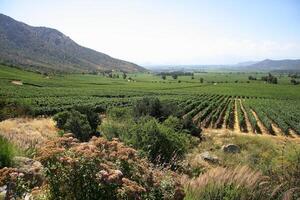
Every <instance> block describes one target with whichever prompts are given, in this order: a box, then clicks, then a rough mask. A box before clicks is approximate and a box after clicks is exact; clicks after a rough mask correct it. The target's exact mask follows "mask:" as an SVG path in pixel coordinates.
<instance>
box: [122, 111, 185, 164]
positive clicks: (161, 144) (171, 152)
mask: <svg viewBox="0 0 300 200" xmlns="http://www.w3.org/2000/svg"><path fill="white" fill-rule="evenodd" d="M125 141H126V142H127V143H128V144H131V145H133V147H135V148H137V149H141V150H143V152H145V153H146V155H147V156H148V158H149V159H150V160H151V161H152V162H159V163H169V162H171V161H172V160H173V159H177V158H181V157H182V156H183V155H184V154H185V153H186V152H187V149H188V146H189V145H188V137H187V136H186V135H185V134H183V133H180V132H176V131H175V130H174V129H172V128H170V127H166V126H164V125H163V124H159V123H158V121H157V120H156V119H154V118H151V117H145V118H142V119H141V120H140V121H139V123H137V124H135V125H134V126H133V127H132V128H131V129H130V130H129V133H128V134H127V138H126V140H125ZM166 147H167V148H166Z"/></svg>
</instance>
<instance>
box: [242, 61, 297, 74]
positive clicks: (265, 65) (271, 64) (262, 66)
mask: <svg viewBox="0 0 300 200" xmlns="http://www.w3.org/2000/svg"><path fill="white" fill-rule="evenodd" d="M242 68H244V69H245V70H250V71H300V59H298V60H288V59H286V60H270V59H266V60H263V61H260V62H256V63H254V64H253V63H252V64H250V65H244V66H243V67H242Z"/></svg>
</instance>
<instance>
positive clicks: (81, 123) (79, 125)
mask: <svg viewBox="0 0 300 200" xmlns="http://www.w3.org/2000/svg"><path fill="white" fill-rule="evenodd" d="M64 129H65V130H68V131H70V132H71V133H73V134H74V135H75V137H76V138H78V139H79V140H80V141H87V140H88V139H89V138H90V136H91V133H92V129H91V127H90V125H89V122H88V120H87V117H86V115H83V114H81V113H80V112H78V111H75V110H73V111H71V112H70V117H69V118H68V119H67V121H66V124H65V125H64Z"/></svg>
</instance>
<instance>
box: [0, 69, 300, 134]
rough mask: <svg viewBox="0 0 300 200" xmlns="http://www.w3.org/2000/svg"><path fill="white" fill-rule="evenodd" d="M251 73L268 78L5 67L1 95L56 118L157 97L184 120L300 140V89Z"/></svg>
mask: <svg viewBox="0 0 300 200" xmlns="http://www.w3.org/2000/svg"><path fill="white" fill-rule="evenodd" d="M250 75H251V76H255V77H257V78H260V77H261V76H265V75H266V74H263V73H238V72H231V73H229V72H227V73H226V72H223V73H217V72H209V73H195V74H194V78H191V76H178V78H177V79H176V80H175V79H173V78H172V77H171V76H167V77H166V79H165V80H163V79H162V78H161V76H158V75H155V74H151V73H137V74H127V78H126V79H124V78H122V76H121V75H120V76H119V78H117V77H115V78H109V77H106V76H104V75H91V74H68V75H67V74H65V75H64V74H63V75H42V74H37V73H33V72H27V71H22V70H19V69H16V68H10V67H6V66H0V97H1V99H5V100H7V101H11V102H20V103H23V104H26V105H28V106H29V107H30V108H31V109H32V112H33V113H34V115H53V114H55V113H57V112H59V111H62V110H65V109H69V108H72V107H73V106H74V105H91V106H93V107H94V108H95V109H96V110H98V111H99V112H100V111H101V112H102V111H104V110H105V109H106V108H108V107H110V106H130V105H132V103H133V102H134V101H136V100H137V99H140V98H143V97H145V96H147V97H152V96H153V97H158V98H159V99H160V100H162V101H170V102H174V103H176V104H177V105H178V107H179V108H180V109H181V110H180V111H181V112H182V113H183V118H184V117H188V116H189V117H192V119H193V121H194V123H195V124H197V125H198V126H201V127H202V128H212V129H231V130H235V131H238V132H241V133H252V134H270V135H285V136H289V137H298V136H299V135H300V86H299V85H292V84H290V83H289V80H290V79H289V77H288V76H287V75H286V74H280V75H276V76H277V77H278V84H266V83H264V82H263V81H260V80H257V81H254V80H251V81H249V80H248V76H250ZM200 78H203V79H204V81H203V83H200V81H199V80H200Z"/></svg>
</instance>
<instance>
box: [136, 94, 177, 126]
mask: <svg viewBox="0 0 300 200" xmlns="http://www.w3.org/2000/svg"><path fill="white" fill-rule="evenodd" d="M177 110H179V109H178V108H177V106H176V105H175V104H174V103H169V102H164V103H162V102H161V101H160V100H159V99H158V98H149V97H145V98H143V99H141V100H139V101H137V102H136V103H135V104H134V105H133V115H134V116H135V117H136V118H140V117H143V116H147V115H149V116H152V117H155V118H157V119H159V120H160V121H163V120H164V119H166V118H167V117H168V116H170V115H175V116H176V115H179V114H178V113H176V112H177Z"/></svg>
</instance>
